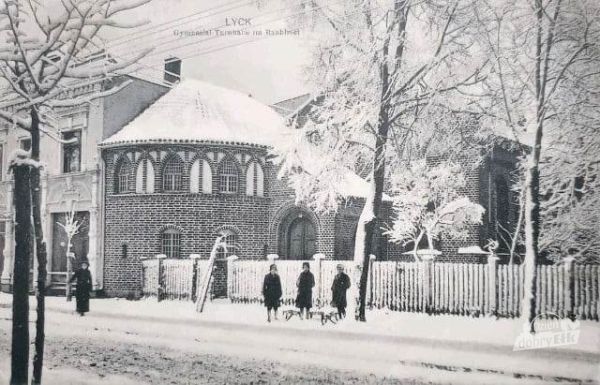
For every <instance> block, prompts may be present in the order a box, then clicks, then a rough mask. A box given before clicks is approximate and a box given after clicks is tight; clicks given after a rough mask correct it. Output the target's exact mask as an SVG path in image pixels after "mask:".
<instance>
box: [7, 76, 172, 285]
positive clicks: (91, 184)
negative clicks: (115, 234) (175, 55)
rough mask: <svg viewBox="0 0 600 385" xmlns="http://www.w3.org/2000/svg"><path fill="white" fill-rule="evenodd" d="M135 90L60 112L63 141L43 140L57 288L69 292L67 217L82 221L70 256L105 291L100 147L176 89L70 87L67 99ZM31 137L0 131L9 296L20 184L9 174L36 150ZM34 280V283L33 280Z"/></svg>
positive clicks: (142, 84)
mask: <svg viewBox="0 0 600 385" xmlns="http://www.w3.org/2000/svg"><path fill="white" fill-rule="evenodd" d="M124 81H131V84H129V85H128V86H126V87H124V88H122V89H121V90H120V91H119V92H116V93H114V94H112V95H109V96H106V97H103V98H98V99H94V100H93V101H91V102H90V103H87V104H85V105H82V106H79V107H76V108H69V109H61V110H58V111H56V120H57V123H56V124H55V126H56V127H55V130H54V131H56V134H57V136H59V137H60V138H61V139H63V140H65V141H68V143H61V141H57V140H56V139H55V138H53V137H50V136H48V135H44V134H42V136H41V138H40V141H41V142H40V149H41V151H40V156H41V162H42V163H43V169H42V191H41V199H42V207H43V209H42V221H43V228H44V237H45V239H46V247H47V251H48V272H49V279H48V285H49V287H50V289H52V288H55V287H58V288H61V287H64V281H65V278H66V271H67V270H66V269H67V256H66V253H67V244H68V242H67V238H66V235H65V233H64V231H63V229H62V227H61V226H60V225H59V223H63V224H64V221H65V217H66V214H67V213H69V212H71V211H73V212H75V219H76V220H77V221H79V222H80V223H81V227H80V229H79V232H78V234H76V235H75V236H74V237H73V240H72V249H71V251H72V252H73V253H74V254H75V258H76V260H81V259H83V258H87V259H88V260H89V262H90V268H91V271H92V277H93V281H94V282H93V283H94V289H100V288H101V287H102V274H103V260H102V256H103V251H102V246H103V239H102V238H103V233H102V229H103V226H102V223H103V218H102V212H103V210H102V197H103V186H102V169H101V162H100V153H99V152H98V144H99V143H100V142H101V141H102V140H103V139H105V138H106V137H108V136H110V135H111V134H113V133H114V132H116V131H117V130H118V129H119V128H121V127H122V126H123V125H124V124H125V123H127V122H128V121H130V120H131V119H133V117H135V116H136V115H138V114H139V113H140V112H141V111H142V110H143V109H145V108H146V107H147V106H148V105H149V104H150V103H152V102H153V101H154V100H156V99H157V98H158V97H160V96H161V95H163V94H164V93H165V92H166V91H167V90H168V89H169V88H168V87H166V86H165V85H161V84H156V83H152V82H149V81H146V80H142V79H138V78H132V77H119V78H114V79H113V80H110V81H108V80H103V81H98V82H96V83H93V84H87V85H85V86H81V87H78V86H73V87H67V89H69V91H68V95H67V94H65V95H64V96H65V97H78V96H84V95H89V94H93V93H98V92H101V91H105V90H107V89H109V88H112V87H114V86H119V84H120V83H121V82H124ZM19 106H20V104H18V103H6V104H5V105H4V106H1V107H0V108H5V109H8V110H10V111H17V110H18V108H19ZM30 146H31V139H30V136H29V133H28V132H27V131H25V130H22V129H19V128H16V127H13V126H12V125H11V124H9V123H5V124H3V125H2V126H1V128H0V180H1V181H0V247H1V248H0V252H1V255H0V284H1V288H2V290H3V291H10V290H11V285H12V266H13V255H14V234H13V226H14V222H13V218H14V212H13V210H14V209H13V204H12V201H13V199H15V198H14V197H13V194H12V191H13V182H12V176H11V175H10V173H9V172H8V161H9V158H10V156H11V153H12V152H13V151H14V150H15V149H17V148H21V149H24V150H29V149H30ZM31 270H32V276H34V277H35V275H36V273H37V261H36V260H33V261H31ZM33 282H35V279H34V281H33Z"/></svg>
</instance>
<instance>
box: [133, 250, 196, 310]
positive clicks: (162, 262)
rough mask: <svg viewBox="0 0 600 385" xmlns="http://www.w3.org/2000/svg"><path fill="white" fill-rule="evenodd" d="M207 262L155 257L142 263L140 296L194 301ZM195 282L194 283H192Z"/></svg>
mask: <svg viewBox="0 0 600 385" xmlns="http://www.w3.org/2000/svg"><path fill="white" fill-rule="evenodd" d="M207 266H208V261H207V260H199V259H167V258H161V257H159V256H158V257H155V258H151V259H146V260H143V261H142V294H143V295H144V296H145V297H156V298H157V299H158V300H159V301H160V300H163V299H178V300H182V299H194V298H195V296H196V288H198V287H201V282H202V279H203V276H204V274H203V273H204V272H205V271H206V268H207ZM194 280H195V282H194Z"/></svg>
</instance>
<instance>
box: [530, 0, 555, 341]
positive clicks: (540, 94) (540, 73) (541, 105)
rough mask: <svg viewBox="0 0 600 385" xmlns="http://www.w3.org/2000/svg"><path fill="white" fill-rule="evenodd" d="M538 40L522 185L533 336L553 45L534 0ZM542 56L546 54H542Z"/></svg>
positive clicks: (538, 3) (532, 330)
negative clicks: (532, 121)
mask: <svg viewBox="0 0 600 385" xmlns="http://www.w3.org/2000/svg"><path fill="white" fill-rule="evenodd" d="M535 5H536V18H537V37H536V38H537V41H536V57H535V61H536V68H535V81H536V82H535V90H536V127H535V141H534V144H533V149H532V151H531V155H530V157H529V163H528V167H527V179H526V183H525V188H526V191H525V194H526V195H525V264H526V265H525V285H526V291H525V298H524V299H523V314H524V315H527V321H528V322H529V325H530V331H531V333H535V325H534V322H533V321H534V320H535V316H536V314H535V313H536V307H537V295H538V293H537V285H536V282H537V264H538V262H539V237H540V227H541V226H540V225H541V224H540V168H539V166H540V157H541V152H542V138H543V133H544V120H545V118H546V116H545V103H546V101H545V96H546V95H545V84H546V81H547V77H546V73H547V71H548V70H547V64H544V65H543V57H546V59H547V56H548V55H549V54H550V48H551V45H552V39H551V35H550V38H549V41H548V42H546V45H544V43H543V42H542V37H543V36H544V30H543V22H544V18H545V17H546V16H545V11H544V9H543V4H542V2H541V1H540V0H536V2H535ZM544 50H545V52H544ZM543 54H545V55H543Z"/></svg>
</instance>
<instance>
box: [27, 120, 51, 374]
mask: <svg viewBox="0 0 600 385" xmlns="http://www.w3.org/2000/svg"><path fill="white" fill-rule="evenodd" d="M39 124H40V121H39V117H38V114H37V111H36V110H35V109H34V108H32V109H31V158H32V159H33V160H36V161H39V158H40V130H39ZM31 188H32V190H31V191H32V194H31V198H32V209H33V226H34V229H33V230H34V232H35V250H36V256H37V261H38V276H37V293H36V301H37V307H36V313H37V318H36V321H35V354H34V356H33V378H32V384H33V385H39V384H41V383H42V367H43V365H44V339H45V333H44V324H45V307H46V306H45V305H46V304H45V301H46V300H45V297H46V277H47V269H46V265H47V253H46V242H45V241H44V233H43V227H42V214H41V210H42V208H41V200H42V199H41V175H40V169H39V168H38V167H35V168H33V169H32V170H31Z"/></svg>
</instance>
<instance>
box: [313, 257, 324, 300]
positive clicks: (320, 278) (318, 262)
mask: <svg viewBox="0 0 600 385" xmlns="http://www.w3.org/2000/svg"><path fill="white" fill-rule="evenodd" d="M325 258H327V257H326V256H325V254H320V253H317V254H315V255H313V259H314V260H315V263H316V265H317V266H316V271H317V282H315V287H316V289H317V307H321V306H322V303H321V292H322V290H323V287H322V285H323V272H322V271H321V267H322V266H323V264H322V263H321V261H323V260H324V259H325Z"/></svg>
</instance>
